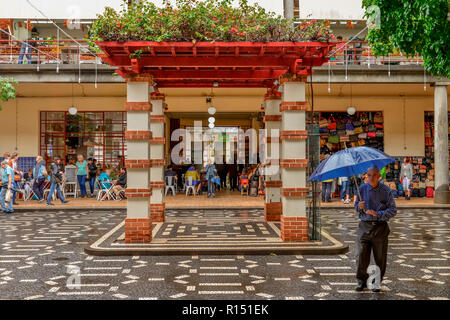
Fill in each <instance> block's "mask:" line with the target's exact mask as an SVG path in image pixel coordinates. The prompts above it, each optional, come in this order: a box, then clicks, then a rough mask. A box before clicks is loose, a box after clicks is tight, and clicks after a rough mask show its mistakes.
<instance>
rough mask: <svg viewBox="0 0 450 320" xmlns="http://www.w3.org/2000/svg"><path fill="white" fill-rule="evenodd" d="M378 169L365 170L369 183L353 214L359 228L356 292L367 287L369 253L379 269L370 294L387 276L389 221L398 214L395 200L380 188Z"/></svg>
mask: <svg viewBox="0 0 450 320" xmlns="http://www.w3.org/2000/svg"><path fill="white" fill-rule="evenodd" d="M380 176H381V175H380V169H379V168H378V167H376V166H372V167H370V168H369V169H367V177H368V182H367V183H365V184H363V185H361V187H360V188H359V195H358V197H357V199H356V202H355V208H356V211H357V212H359V219H360V222H359V225H358V229H357V242H356V245H357V250H358V256H357V260H356V261H357V272H356V278H357V279H358V285H357V286H356V288H355V290H356V291H362V290H364V288H366V287H367V279H368V278H369V275H368V273H367V268H368V267H369V263H370V253H371V252H373V257H374V259H375V263H376V265H377V267H378V268H379V272H380V273H379V275H380V278H379V283H377V284H376V285H375V286H372V291H373V292H379V291H380V288H379V284H380V283H381V281H382V280H383V276H384V273H385V272H386V260H387V249H388V235H389V231H390V230H389V226H388V223H387V222H388V221H389V219H390V218H392V217H393V216H395V215H396V214H397V207H396V205H395V201H394V196H393V195H392V191H391V189H390V188H389V187H388V186H386V185H384V184H381V183H380V182H379V181H380Z"/></svg>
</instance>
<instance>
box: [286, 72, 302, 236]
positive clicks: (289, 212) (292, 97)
mask: <svg viewBox="0 0 450 320" xmlns="http://www.w3.org/2000/svg"><path fill="white" fill-rule="evenodd" d="M281 85H282V93H283V94H282V96H283V97H282V102H281V104H280V111H281V115H282V120H281V132H280V140H281V160H280V167H281V181H282V187H281V189H280V194H281V202H282V212H283V213H282V216H281V238H282V239H283V241H308V220H307V211H306V196H307V195H308V188H307V185H306V168H307V164H308V160H307V151H306V150H307V148H306V147H307V144H306V141H307V137H308V132H307V131H306V110H307V103H306V97H305V87H306V78H285V79H282V80H281Z"/></svg>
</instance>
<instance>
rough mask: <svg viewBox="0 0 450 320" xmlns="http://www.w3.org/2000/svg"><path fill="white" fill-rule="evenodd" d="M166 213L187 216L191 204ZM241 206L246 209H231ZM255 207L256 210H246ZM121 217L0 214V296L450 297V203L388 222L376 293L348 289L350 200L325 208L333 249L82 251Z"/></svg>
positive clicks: (352, 228) (351, 275)
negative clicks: (340, 245) (343, 247)
mask: <svg viewBox="0 0 450 320" xmlns="http://www.w3.org/2000/svg"><path fill="white" fill-rule="evenodd" d="M168 214H169V215H170V216H171V217H173V216H174V215H182V216H184V217H186V216H189V215H191V214H192V215H193V216H195V215H196V214H197V213H196V212H195V211H191V210H189V209H187V210H186V211H182V212H180V211H179V210H178V211H174V212H170V210H168ZM235 214H237V215H242V214H246V213H245V212H243V211H242V210H241V211H239V210H238V211H237V212H236V213H235ZM251 215H252V216H255V215H256V216H257V215H260V216H261V217H262V215H263V212H262V210H259V212H258V211H252V213H251ZM124 217H125V212H124V211H121V210H116V211H88V210H73V211H71V210H70V209H68V210H64V211H57V210H56V211H30V212H19V213H16V214H14V215H8V216H6V215H0V298H1V299H295V300H302V299H364V300H370V299H449V298H450V294H449V276H450V265H449V258H450V246H449V242H450V227H449V220H450V211H449V210H448V209H441V210H438V209H402V210H400V211H399V214H398V215H397V217H396V218H395V219H394V220H393V221H392V222H391V223H390V228H391V234H390V239H389V240H390V242H389V256H388V269H387V273H386V278H385V280H384V281H383V284H382V292H381V293H376V294H375V293H372V292H370V291H364V292H362V293H357V292H354V291H353V287H354V285H355V284H356V280H355V269H356V268H355V261H354V256H355V252H354V239H355V232H356V226H357V219H356V215H355V213H354V212H353V211H352V210H347V209H345V210H339V209H326V210H323V211H322V220H323V228H324V229H325V230H326V231H327V232H329V233H330V234H331V235H332V236H334V237H336V238H338V239H340V240H341V241H343V242H344V243H348V244H349V245H350V252H349V253H347V254H343V255H336V256H306V255H305V256H298V255H297V256H271V255H267V256H236V255H234V256H159V257H152V256H142V257H139V256H133V257H131V256H130V257H94V256H89V255H86V254H85V253H84V251H83V248H84V246H85V245H86V244H88V243H90V242H92V241H93V240H95V239H97V238H99V237H100V236H101V235H102V234H104V233H106V232H107V231H108V230H110V229H112V228H113V227H114V226H115V225H117V224H118V223H119V222H120V221H122V220H123V219H124Z"/></svg>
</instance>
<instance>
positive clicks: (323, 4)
mask: <svg viewBox="0 0 450 320" xmlns="http://www.w3.org/2000/svg"><path fill="white" fill-rule="evenodd" d="M309 15H311V18H313V19H336V20H351V19H354V20H362V19H363V15H364V10H363V9H362V0H319V1H317V0H300V18H301V19H306V18H308V16H309Z"/></svg>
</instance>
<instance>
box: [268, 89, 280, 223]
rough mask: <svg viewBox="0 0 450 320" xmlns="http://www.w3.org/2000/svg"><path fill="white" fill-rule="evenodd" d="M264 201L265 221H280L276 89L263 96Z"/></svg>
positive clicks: (278, 111)
mask: <svg viewBox="0 0 450 320" xmlns="http://www.w3.org/2000/svg"><path fill="white" fill-rule="evenodd" d="M264 100H265V116H264V123H265V129H266V135H265V147H266V150H265V156H266V164H267V165H266V167H265V168H264V169H265V184H266V185H265V187H266V189H265V191H266V195H265V201H264V218H265V220H266V221H280V219H281V213H282V204H281V195H280V188H281V172H280V166H279V165H280V164H279V162H280V161H279V159H280V140H279V136H280V128H281V112H280V103H281V95H280V93H279V92H277V91H273V90H269V91H268V92H267V94H266V96H265V99H264Z"/></svg>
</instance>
